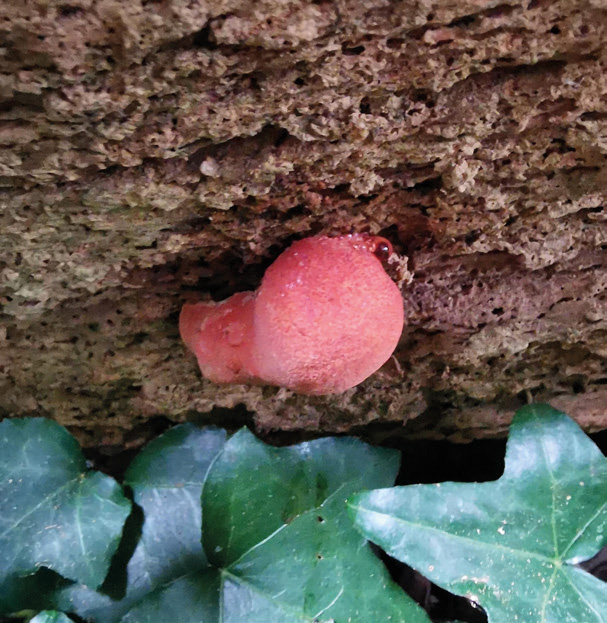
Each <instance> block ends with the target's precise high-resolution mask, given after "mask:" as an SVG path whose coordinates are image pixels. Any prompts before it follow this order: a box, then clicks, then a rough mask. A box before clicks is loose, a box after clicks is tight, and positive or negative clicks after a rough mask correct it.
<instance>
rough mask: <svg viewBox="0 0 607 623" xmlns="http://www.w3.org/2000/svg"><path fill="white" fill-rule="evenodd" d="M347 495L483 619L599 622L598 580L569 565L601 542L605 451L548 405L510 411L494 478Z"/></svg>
mask: <svg viewBox="0 0 607 623" xmlns="http://www.w3.org/2000/svg"><path fill="white" fill-rule="evenodd" d="M350 504H351V508H352V510H353V512H354V514H355V519H356V523H357V525H358V526H359V528H360V529H361V531H362V533H363V534H365V535H366V536H367V537H368V538H369V539H370V540H372V541H374V542H375V543H377V544H378V545H380V546H381V547H382V548H383V549H385V550H386V552H388V553H389V554H390V555H391V556H393V557H395V558H398V559H399V560H401V561H403V562H405V563H407V564H408V565H410V566H412V567H414V568H415V569H417V570H418V571H419V572H421V573H422V574H423V575H425V576H426V577H428V578H429V579H431V580H432V581H433V582H435V583H436V584H438V585H439V586H442V587H444V588H446V589H447V590H449V591H451V592H453V593H456V594H458V595H464V596H466V597H468V598H469V599H472V600H473V601H475V602H477V603H478V604H480V605H481V606H482V607H483V608H484V609H485V610H486V611H487V614H488V617H489V621H490V623H512V622H513V621H522V622H524V623H567V622H569V623H582V622H583V623H607V584H605V583H603V582H601V581H600V580H598V579H597V578H595V577H593V576H591V575H589V574H588V573H586V572H585V571H583V570H582V569H581V568H579V567H577V566H576V563H579V562H581V561H583V560H586V559H588V558H591V557H592V556H593V555H594V554H596V553H597V552H598V551H599V550H600V549H601V548H602V547H603V546H604V545H605V544H606V543H607V460H606V459H605V457H604V456H603V455H602V453H601V452H600V450H599V449H598V448H597V447H596V446H595V444H594V443H593V442H592V441H591V440H590V439H589V438H588V437H587V436H586V435H585V434H584V432H583V431H582V430H581V429H580V428H579V427H578V425H577V424H576V423H575V422H573V421H572V420H570V419H569V418H568V417H567V416H566V415H564V414H562V413H559V412H558V411H555V410H554V409H552V408H551V407H548V406H546V405H530V406H528V407H525V408H523V409H521V411H519V413H518V414H517V416H516V417H515V419H514V422H513V424H512V428H511V432H510V438H509V440H508V447H507V452H506V467H505V471H504V474H503V476H502V477H501V478H500V479H499V480H497V481H495V482H487V483H480V484H478V483H476V484H463V483H443V484H440V485H416V486H409V487H396V488H392V489H380V490H377V491H370V492H366V493H362V494H359V495H356V496H353V498H352V499H351V500H350Z"/></svg>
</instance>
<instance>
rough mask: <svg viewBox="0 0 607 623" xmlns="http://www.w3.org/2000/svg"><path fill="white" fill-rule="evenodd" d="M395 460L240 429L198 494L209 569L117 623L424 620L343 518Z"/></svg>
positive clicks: (345, 445) (382, 481) (336, 443)
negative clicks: (274, 443) (354, 498)
mask: <svg viewBox="0 0 607 623" xmlns="http://www.w3.org/2000/svg"><path fill="white" fill-rule="evenodd" d="M397 470H398V454H397V453H395V452H393V451H390V450H385V449H378V448H372V447H371V446H368V445H366V444H363V443H361V442H359V441H357V440H354V439H348V438H325V439H319V440H316V441H311V442H307V443H302V444H299V445H297V446H292V447H288V448H273V447H271V446H268V445H266V444H264V443H262V442H261V441H259V440H257V439H256V438H255V437H254V436H253V435H252V434H251V433H250V432H249V431H247V430H245V429H243V430H241V431H240V432H238V433H237V434H236V435H234V436H233V437H232V438H231V439H230V440H229V441H228V442H227V444H226V445H225V447H224V449H223V451H222V452H221V454H220V455H219V456H218V457H217V460H216V461H215V462H214V463H213V465H212V467H211V469H210V470H209V473H208V475H207V479H206V481H205V484H204V487H203V497H202V506H203V512H202V517H203V531H202V542H203V545H204V550H205V552H206V556H207V558H208V560H209V562H210V564H211V566H210V567H209V568H207V569H206V570H205V571H199V572H198V573H196V574H192V575H190V576H188V577H185V578H182V579H181V580H179V581H177V582H175V583H173V584H171V585H169V586H167V587H166V588H164V589H163V590H161V591H158V592H157V593H155V594H154V595H152V596H150V597H149V598H146V599H144V600H143V601H142V602H141V603H140V604H139V605H138V606H136V607H135V608H134V609H133V610H131V611H130V612H129V614H127V616H126V617H125V618H124V619H123V621H124V623H152V622H156V621H163V620H170V619H171V617H173V618H175V617H176V616H179V620H180V622H181V623H199V622H200V621H202V620H204V621H205V622H209V623H210V622H221V623H259V622H260V621H281V623H288V622H293V623H295V622H302V621H308V622H312V621H335V623H341V622H343V623H346V622H348V621H392V622H397V621H401V622H405V621H406V622H407V623H428V618H427V617H426V615H425V613H424V612H423V611H422V610H421V609H420V608H419V607H418V606H417V605H416V604H415V603H414V602H413V601H412V600H411V599H410V598H409V597H408V596H407V595H406V594H405V593H404V592H402V591H401V590H400V589H399V588H398V587H397V586H396V585H395V584H394V583H393V582H392V581H391V579H390V577H389V575H388V573H387V571H386V569H385V568H384V566H383V565H382V564H381V562H380V561H379V559H378V558H376V557H375V556H374V555H373V553H372V552H371V550H370V548H369V547H368V544H367V543H366V541H365V539H364V538H362V537H361V536H360V535H359V534H358V533H357V531H356V530H355V529H354V526H353V525H352V522H351V520H350V519H349V518H348V516H347V508H346V504H345V500H346V498H347V496H348V495H351V494H352V493H353V492H355V491H360V490H364V489H368V488H371V487H377V486H382V485H384V486H385V485H388V484H391V483H392V482H393V480H394V478H395V476H396V472H397Z"/></svg>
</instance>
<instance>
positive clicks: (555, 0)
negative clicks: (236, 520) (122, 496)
mask: <svg viewBox="0 0 607 623" xmlns="http://www.w3.org/2000/svg"><path fill="white" fill-rule="evenodd" d="M0 16H1V17H2V19H3V21H4V23H5V28H4V29H3V31H2V35H1V39H2V46H3V47H2V50H3V54H2V57H1V58H0V144H1V146H2V147H1V152H0V180H1V182H2V187H3V188H2V200H1V205H2V211H1V214H0V245H1V246H0V248H1V249H2V258H1V262H0V269H1V274H0V284H1V285H0V288H1V293H0V296H1V298H0V300H1V302H2V328H1V332H0V340H2V346H1V350H0V368H1V369H2V370H3V373H4V374H3V376H4V378H3V379H2V381H1V382H0V383H1V387H0V414H1V415H7V416H19V415H31V414H42V415H47V416H50V417H53V418H55V419H57V420H58V421H59V422H61V423H62V424H65V425H67V426H69V427H70V428H71V429H72V430H73V431H74V432H76V433H78V434H79V435H80V437H81V440H82V441H83V443H85V444H96V443H121V444H122V443H126V444H129V443H137V442H138V441H139V440H140V439H141V437H142V436H143V437H145V436H147V435H148V434H151V433H150V431H152V430H153V428H154V425H155V424H154V423H155V422H159V423H160V424H159V426H161V425H162V422H165V421H166V419H164V418H167V419H168V420H170V421H175V422H177V421H183V420H185V419H189V418H192V417H198V418H199V419H201V420H202V421H210V422H214V423H216V424H219V425H221V424H222V423H223V422H226V421H227V422H230V423H232V424H234V423H236V422H239V421H243V419H244V418H246V416H247V413H250V414H252V417H253V419H254V422H255V424H256V426H257V427H258V428H259V429H261V430H266V431H267V430H273V429H282V430H285V429H287V430H294V431H313V432H317V431H321V432H335V431H340V432H341V431H350V432H360V431H361V430H364V428H363V427H367V426H372V425H376V424H377V425H381V426H382V427H387V428H388V429H390V427H394V430H397V429H398V431H400V432H402V433H403V434H407V435H420V436H434V437H440V436H448V437H450V438H454V439H469V438H473V437H478V436H494V435H499V434H502V433H503V432H504V431H505V429H506V427H507V425H508V422H509V420H510V418H511V417H512V414H513V412H514V410H515V409H516V408H517V407H518V406H520V405H522V404H524V403H526V402H527V401H528V400H534V401H550V402H551V403H552V404H553V405H554V406H556V407H560V408H563V409H564V410H566V411H567V412H568V413H569V414H570V415H572V416H574V417H575V418H576V419H578V421H579V422H580V423H581V424H582V425H584V426H585V427H586V429H588V430H596V429H599V428H607V407H606V405H607V346H606V335H607V314H606V309H607V302H606V293H607V290H606V288H607V256H606V253H605V249H606V248H607V224H606V222H605V219H606V218H607V217H606V211H605V209H604V204H605V196H606V194H607V161H606V155H607V72H606V65H607V45H605V42H606V40H607V36H606V35H607V3H606V2H605V1H604V0H582V1H579V0H576V1H574V0H524V1H522V2H520V1H516V0H506V1H502V2H498V1H489V0H419V1H413V0H405V1H400V2H399V1H394V0H379V1H373V2H371V1H364V0H336V1H331V0H319V1H315V2H305V1H303V0H261V1H252V0H246V1H245V0H215V1H213V0H209V1H207V2H205V1H204V0H200V1H196V0H194V1H185V0H160V1H153V0H138V1H132V2H131V1H129V2H120V1H117V0H73V1H71V2H69V4H66V3H63V2H62V3H59V2H56V1H55V0H44V1H43V0H33V1H31V2H16V1H15V2H3V3H2V4H1V6H0ZM350 231H357V232H371V233H380V234H381V235H383V236H386V237H387V238H389V239H390V241H391V242H392V243H393V245H394V248H395V251H396V252H397V253H398V254H399V255H400V256H401V257H402V258H403V265H404V266H406V268H407V271H408V272H407V273H406V274H407V275H409V278H408V279H406V280H405V283H404V284H403V297H404V302H405V311H406V316H407V326H406V327H405V331H404V333H403V336H402V339H401V343H400V345H399V347H398V349H397V351H396V353H395V357H394V358H393V359H392V360H391V361H390V362H389V363H388V364H386V365H385V366H384V367H383V368H382V369H381V370H380V371H379V372H378V373H376V374H375V375H373V376H372V377H371V378H370V379H368V380H367V381H366V382H364V383H363V384H361V385H360V386H358V387H357V388H355V389H352V390H350V391H347V392H346V393H345V394H343V395H340V396H333V397H330V396H329V397H305V396H298V395H295V394H293V393H292V392H290V391H287V390H284V389H279V388H270V387H249V386H242V385H236V386H217V385H214V384H212V383H210V382H208V381H205V380H203V379H201V377H200V374H199V372H198V369H197V366H196V363H195V360H194V359H193V357H192V356H190V355H189V354H186V352H185V349H184V347H183V345H182V344H181V342H180V339H179V336H178V331H177V315H178V312H179V309H180V307H181V305H182V304H183V302H184V301H186V300H197V299H204V298H205V297H206V298H213V299H215V300H220V299H222V298H225V297H226V296H228V295H230V294H232V293H233V292H236V291H240V290H246V289H254V288H255V287H256V286H257V284H258V283H259V280H260V278H261V275H262V274H263V270H264V269H265V267H267V266H268V265H269V263H270V262H271V261H272V260H273V259H274V258H275V257H276V256H277V255H278V254H279V253H280V251H281V250H283V249H284V248H286V247H287V246H288V245H289V244H290V243H291V242H292V241H293V240H295V239H298V238H301V237H304V236H307V235H313V234H319V233H324V234H341V233H347V232H350ZM405 262H406V263H405ZM226 409H229V410H232V409H236V412H235V413H233V412H232V411H226ZM156 416H158V417H159V418H160V419H155V418H156ZM226 418H227V419H226ZM403 424H405V427H404V428H402V426H403ZM382 430H383V429H382Z"/></svg>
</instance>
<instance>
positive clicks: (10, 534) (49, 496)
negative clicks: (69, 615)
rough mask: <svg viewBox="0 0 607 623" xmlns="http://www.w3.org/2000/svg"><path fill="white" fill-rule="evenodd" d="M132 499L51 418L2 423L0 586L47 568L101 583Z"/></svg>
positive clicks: (8, 587)
mask: <svg viewBox="0 0 607 623" xmlns="http://www.w3.org/2000/svg"><path fill="white" fill-rule="evenodd" d="M129 510H130V502H129V501H128V500H127V499H126V498H125V497H124V495H123V494H122V489H121V488H120V486H119V485H118V484H117V483H116V482H115V481H114V480H113V479H112V478H110V477H109V476H105V475H103V474H101V473H99V472H93V471H88V470H87V468H86V462H85V460H84V457H83V455H82V452H81V451H80V448H79V446H78V443H77V442H76V440H75V439H74V438H73V437H72V436H71V435H70V434H69V433H68V432H67V430H65V429H64V428H63V427H62V426H59V424H57V423H56V422H53V421H52V420H47V419H43V418H27V419H7V420H4V421H3V422H1V423H0V559H1V560H2V567H1V569H0V585H2V586H3V588H4V589H5V590H10V586H11V584H12V583H18V582H19V581H20V579H21V578H22V577H23V576H26V575H29V574H33V573H35V572H36V570H37V569H39V568H40V567H48V568H49V569H53V570H54V571H56V572H57V573H60V574H61V575H63V576H64V577H66V578H70V579H72V580H78V581H79V582H82V583H84V584H89V585H91V586H99V585H100V584H101V583H102V582H103V579H104V577H105V575H106V573H107V570H108V567H109V564H110V560H111V558H112V555H113V554H114V552H115V550H116V547H117V546H118V542H119V540H120V534H121V532H122V526H123V524H124V521H125V519H126V517H127V515H128V514H129Z"/></svg>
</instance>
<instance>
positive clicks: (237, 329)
mask: <svg viewBox="0 0 607 623" xmlns="http://www.w3.org/2000/svg"><path fill="white" fill-rule="evenodd" d="M390 252H391V246H390V243H389V242H388V241H387V240H385V239H384V238H381V237H378V236H370V235H364V234H352V235H347V236H339V237H335V238H330V237H325V236H315V237H311V238H305V239H303V240H299V241H298V242H295V243H294V244H293V245H292V246H291V247H290V248H288V249H287V250H286V251H285V252H284V253H282V254H281V255H280V256H279V257H278V258H277V259H276V261H275V262H274V263H273V264H272V265H271V266H270V267H269V268H268V270H267V271H266V273H265V275H264V277H263V279H262V282H261V286H260V287H259V289H258V290H257V291H256V292H240V293H238V294H234V295H233V296H232V297H230V298H229V299H226V300H225V301H222V302H220V303H206V302H205V303H195V304H186V305H184V307H183V309H182V311H181V315H180V318H179V329H180V333H181V336H182V338H183V340H184V342H185V343H186V345H187V346H188V348H189V349H190V350H191V351H192V352H193V353H194V354H195V355H196V357H197V359H198V364H199V366H200V369H201V371H202V374H203V375H204V376H205V377H206V378H208V379H209V380H211V381H214V382H216V383H268V384H271V385H278V386H281V387H286V388H288V389H292V390H294V391H296V392H298V393H301V394H312V395H323V394H336V393H341V392H344V391H345V390H347V389H349V388H351V387H354V386H355V385H357V384H358V383H360V382H362V381H363V380H365V379H366V378H367V377H369V376H370V375H371V374H373V373H374V372H375V371H376V370H377V369H378V368H380V367H381V366H382V365H383V364H384V363H385V362H386V361H387V360H388V359H389V358H390V356H391V355H392V353H393V351H394V349H395V348H396V345H397V344H398V340H399V338H400V335H401V332H402V329H403V324H404V310H403V301H402V296H401V293H400V290H399V289H398V287H397V286H396V284H395V283H394V282H393V281H392V279H390V277H389V276H388V274H387V273H386V271H385V270H384V268H383V266H382V262H381V258H382V256H385V255H387V254H389V253H390Z"/></svg>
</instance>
